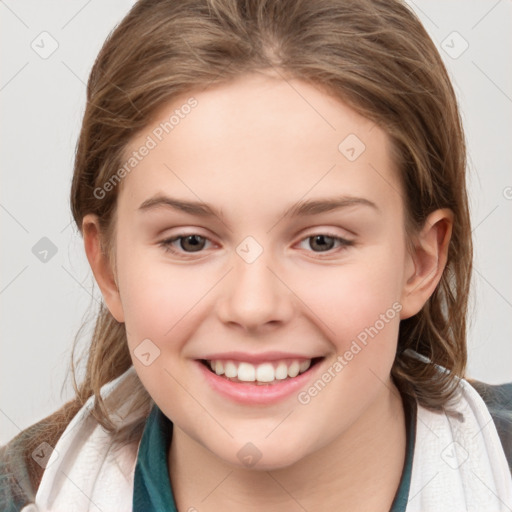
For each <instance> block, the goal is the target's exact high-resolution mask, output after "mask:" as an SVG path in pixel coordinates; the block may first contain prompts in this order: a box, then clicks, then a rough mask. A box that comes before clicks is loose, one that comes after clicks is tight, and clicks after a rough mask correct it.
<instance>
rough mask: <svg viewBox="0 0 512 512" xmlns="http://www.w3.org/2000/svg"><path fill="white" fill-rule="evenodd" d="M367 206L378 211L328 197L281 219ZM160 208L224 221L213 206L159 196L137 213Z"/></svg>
mask: <svg viewBox="0 0 512 512" xmlns="http://www.w3.org/2000/svg"><path fill="white" fill-rule="evenodd" d="M356 205H358V206H368V207H370V208H373V209H374V210H376V211H377V212H378V211H380V210H379V207H378V206H377V205H376V204H375V203H374V202H372V201H370V200H368V199H365V198H364V197H355V196H341V197H330V198H329V197H328V198H324V199H311V200H308V201H299V202H298V203H296V204H293V205H291V206H290V207H288V208H287V209H286V210H285V211H284V212H283V213H282V214H281V218H285V217H306V216H309V215H319V214H321V213H326V212H330V211H334V210H338V209H341V208H348V207H350V206H356ZM160 208H170V209H173V210H178V211H182V212H185V213H188V214H190V215H196V216H199V217H218V218H220V219H222V220H224V216H223V214H222V212H221V211H220V210H218V209H216V208H214V207H213V206H211V205H209V204H207V203H204V202H200V201H187V200H184V199H177V198H173V197H169V196H165V195H161V194H157V195H156V196H154V197H151V198H150V199H147V200H146V201H144V202H143V203H142V204H141V205H140V206H139V208H138V210H139V211H142V212H147V211H151V210H155V209H160Z"/></svg>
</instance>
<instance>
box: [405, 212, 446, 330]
mask: <svg viewBox="0 0 512 512" xmlns="http://www.w3.org/2000/svg"><path fill="white" fill-rule="evenodd" d="M452 226H453V213H452V211H451V210H450V209H447V208H444V209H439V210H435V211H434V212H432V213H431V214H430V215H429V216H428V217H427V219H426V221H425V225H424V227H423V229H422V230H421V232H420V233H419V234H418V236H417V237H416V240H415V243H414V249H413V251H412V254H409V255H408V258H407V264H406V269H405V271H406V273H405V275H404V286H403V289H402V300H401V303H402V311H401V315H400V318H401V319H402V320H403V319H406V318H409V317H411V316H413V315H415V314H416V313H418V312H419V311H420V310H421V308H422V307H423V306H424V304H425V303H426V302H427V300H428V299H429V297H430V296H431V295H432V293H434V290H435V289H436V286H437V285H438V283H439V281H440V280H441V277H442V275H443V271H444V269H445V267H446V262H447V260H448V247H449V244H450V238H451V234H452Z"/></svg>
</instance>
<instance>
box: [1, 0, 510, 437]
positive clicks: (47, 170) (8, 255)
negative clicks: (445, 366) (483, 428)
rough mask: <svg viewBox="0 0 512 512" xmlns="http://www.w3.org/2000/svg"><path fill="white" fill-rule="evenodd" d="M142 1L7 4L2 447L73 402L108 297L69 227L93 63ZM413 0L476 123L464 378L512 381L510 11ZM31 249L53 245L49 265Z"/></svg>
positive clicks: (469, 125)
mask: <svg viewBox="0 0 512 512" xmlns="http://www.w3.org/2000/svg"><path fill="white" fill-rule="evenodd" d="M132 3H133V2H130V1H127V0H115V1H113V0H109V2H99V1H98V0H96V1H92V0H89V1H84V0H80V1H69V0H67V1H62V0H61V1H56V0H53V1H46V2H40V1H36V0H32V1H26V2H24V3H22V5H20V4H17V3H16V2H14V1H13V0H9V1H7V2H6V1H0V24H1V28H0V45H1V46H0V52H1V59H2V60H1V62H2V66H1V76H0V105H1V112H2V117H3V122H2V124H1V128H0V130H1V134H0V140H1V143H2V144H1V161H2V167H1V172H2V174H1V184H2V186H1V189H0V226H1V237H2V239H1V248H2V251H1V256H2V258H1V274H0V311H1V319H0V326H1V338H0V340H1V357H0V393H1V395H0V443H5V442H7V441H8V440H9V439H11V438H12V437H13V436H14V435H16V434H17V433H18V432H19V431H20V430H21V429H24V428H26V427H27V426H29V425H31V424H33V423H34V422H36V421H38V420H39V419H41V418H43V417H44V416H46V415H48V414H50V413H51V412H53V411H55V410H56V409H57V408H58V407H59V406H60V405H61V404H63V403H64V402H65V401H66V400H68V399H70V398H71V397H72V386H71V383H70V382H71V381H70V379H68V380H67V381H66V382H65V377H66V374H67V370H68V366H69V359H70V354H71V346H72V343H73V338H74V336H75V334H76V332H77V330H78V328H79V327H80V325H81V323H82V320H84V318H85V317H84V315H85V314H86V311H87V308H88V306H89V305H91V306H93V312H94V309H95V307H96V306H97V303H98V301H99V298H100V294H99V291H98V288H97V286H96V285H95V283H94V279H93V276H92V273H91V271H90V268H89V266H88V263H87V260H86V258H85V253H84V251H83V245H82V239H81V238H80V236H79V235H78V231H77V229H76V227H75V226H74V225H73V224H72V223H71V214H70V211H69V199H68V197H69V188H70V182H71V175H72V164H73V154H74V149H75V144H76V140H77V137H78V131H79V127H80V122H81V117H82V115H83V112H84V105H85V83H86V81H87V77H88V74H89V71H90V68H91V66H92V63H93V61H94V59H95V57H96V55H97V53H98V51H99V50H100V47H101V45H102V43H103V41H104V39H105V37H106V36H107V34H108V33H109V32H110V31H111V30H112V28H113V27H114V26H115V24H116V23H118V22H119V21H120V20H121V19H122V17H123V16H124V14H125V13H126V12H127V11H128V9H129V8H130V7H131V5H132ZM409 3H410V5H411V6H412V7H413V8H414V10H415V11H416V12H417V13H418V15H419V17H420V18H421V20H422V22H423V24H424V26H425V28H426V29H427V31H428V32H429V34H430V36H431V37H432V39H433V41H434V42H435V43H436V45H437V46H438V48H439V49H440V53H441V55H442V57H443V59H444V61H445V63H446V65H447V67H448V69H449V72H450V75H451V77H452V79H453V83H454V86H455V89H456V92H457V95H458V98H459V102H460V106H461V110H462V113H463V121H464V124H465V129H466V137H467V142H468V150H469V155H468V156H469V187H470V200H471V214H472V221H473V228H474V231H473V235H474V242H475V272H474V289H473V294H472V297H471V299H472V301H471V302H472V304H473V306H472V312H471V314H470V326H469V329H470V330H469V340H468V344H469V368H468V374H469V376H471V377H474V378H477V379H480V380H484V381H486V382H489V383H496V384H497V383H502V382H507V381H512V365H511V362H512V336H511V335H512V322H511V320H510V319H511V316H512V287H511V274H512V272H511V263H510V262H511V261H512V236H511V234H510V226H511V222H510V220H511V210H512V174H511V171H510V169H511V160H512V157H511V151H510V149H511V148H510V146H511V143H512V138H511V125H512V116H511V113H512V99H511V98H512V66H511V53H512V35H511V34H512V30H511V21H510V20H511V19H512V3H511V1H510V0H508V1H507V0H501V1H492V2H489V1H483V0H479V1H467V0H465V1H462V0H458V1H446V0H443V1H435V2H434V1H427V0H422V1H419V0H417V1H415V2H409ZM454 31H455V32H457V33H458V34H459V35H457V34H454V33H453V32H454ZM42 32H47V33H48V34H49V35H41V33H42ZM55 41H56V43H55ZM52 44H53V45H55V44H58V48H57V49H56V50H55V51H54V52H53V53H52V54H51V55H46V54H45V52H47V53H49V52H50V51H51V50H52ZM466 45H469V46H468V48H467V49H466V50H465V51H463V50H464V48H465V46H466ZM43 57H45V58H43ZM43 237H47V238H48V239H49V240H50V241H51V244H49V243H48V241H45V240H43V241H40V240H41V239H42V238H43ZM36 244H38V245H36ZM34 246H36V249H35V250H34V252H35V253H36V254H38V253H39V252H40V251H43V250H48V251H49V252H48V253H47V254H46V261H41V260H40V259H39V258H43V257H44V252H43V253H39V254H38V256H39V258H38V257H37V256H36V254H34V252H33V247H34ZM52 246H53V251H55V250H56V253H55V254H52ZM91 326H92V322H89V324H88V327H87V328H86V329H85V331H84V336H83V337H82V338H81V342H80V348H83V347H84V346H86V344H87V342H88V335H89V334H90V331H91ZM79 375H80V374H79Z"/></svg>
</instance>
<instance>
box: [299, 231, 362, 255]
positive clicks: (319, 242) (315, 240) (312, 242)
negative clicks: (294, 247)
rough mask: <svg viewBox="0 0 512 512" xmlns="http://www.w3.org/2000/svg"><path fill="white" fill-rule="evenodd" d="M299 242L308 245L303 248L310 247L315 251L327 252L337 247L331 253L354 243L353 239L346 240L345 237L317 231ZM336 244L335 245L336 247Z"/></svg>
mask: <svg viewBox="0 0 512 512" xmlns="http://www.w3.org/2000/svg"><path fill="white" fill-rule="evenodd" d="M301 244H306V245H308V246H309V247H304V248H305V249H310V250H312V251H313V252H315V253H317V254H318V253H324V252H329V251H331V250H332V249H336V248H337V249H338V250H337V251H336V250H334V251H332V252H333V253H336V252H339V251H342V250H344V249H346V248H347V247H350V246H351V245H354V241H353V240H346V239H345V238H341V237H339V236H336V235H330V234H328V233H318V234H316V235H312V236H308V237H306V238H304V239H303V240H302V241H301ZM336 246H337V247H336Z"/></svg>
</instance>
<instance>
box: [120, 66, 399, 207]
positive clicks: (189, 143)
mask: <svg viewBox="0 0 512 512" xmlns="http://www.w3.org/2000/svg"><path fill="white" fill-rule="evenodd" d="M190 98H193V101H192V100H190ZM190 105H194V106H192V107H191V106H190ZM389 144H390V142H389V139H388V136H387V135H386V133H385V132H384V131H383V130H382V129H381V128H380V127H379V126H377V125H376V124H374V123H373V122H372V121H370V120H368V119H366V118H364V117H362V116H360V115H359V114H358V113H356V112H355V111H354V110H352V109H351V108H349V107H348V106H347V105H345V104H344V103H343V102H341V101H340V100H339V99H337V98H334V97H333V96H331V95H329V94H327V93H325V92H323V91H322V90H320V89H318V88H317V87H315V86H314V85H311V84H308V83H306V82H303V81H301V80H296V79H286V80H285V79H282V78H280V77H276V76H271V75H267V74H261V73H252V74H248V75H244V76H242V77H239V78H237V79H236V80H233V81H230V82H228V83H223V84H218V85H215V86H214V87H210V88H208V89H205V90H201V91H191V92H190V93H188V94H185V95H182V96H180V97H177V98H174V100H173V101H171V102H169V103H168V104H166V105H165V106H164V107H162V108H161V109H160V110H159V111H158V112H157V114H156V115H155V116H154V118H153V120H152V121H151V122H150V123H149V124H148V126H147V127H146V128H145V129H143V130H142V131H141V132H140V133H139V134H138V135H137V136H136V137H135V138H134V139H133V140H132V141H131V142H130V144H129V145H128V147H127V148H126V151H125V161H128V159H129V158H130V155H133V152H137V151H138V150H140V149H141V148H142V147H143V146H145V145H146V146H148V145H150V146H151V149H150V150H149V151H145V153H146V156H144V157H143V158H140V160H138V161H137V163H136V165H135V166H134V167H133V170H132V171H131V172H129V173H128V174H127V175H126V177H125V178H124V180H123V183H122V190H121V191H120V198H119V200H122V197H121V196H123V194H125V192H124V191H123V189H125V188H126V189H127V190H128V192H129V193H128V194H125V195H126V197H129V198H131V202H133V201H138V202H139V203H141V202H142V201H144V200H146V199H148V197H150V196H151V195H152V194H155V193H156V192H161V193H165V192H168V193H170V194H171V195H174V196H176V195H178V196H181V197H187V198H189V199H195V200H197V199H198V198H202V197H208V199H212V200H213V201H214V200H215V197H217V198H218V199H219V202H222V200H224V199H226V198H228V197H229V198H230V200H231V199H235V198H234V197H233V196H234V195H236V198H238V199H239V200H240V203H241V204H244V205H245V207H247V208H248V207H249V205H248V204H246V203H247V201H246V200H247V199H249V198H251V199H252V200H255V201H256V202H257V201H258V199H260V200H261V199H262V197H261V195H262V194H265V203H266V204H271V203H272V201H273V200H275V201H276V202H277V201H280V202H282V198H283V197H284V196H286V197H287V198H290V199H291V198H295V199H296V200H299V199H300V198H301V197H304V196H305V194H311V195H315V194H322V193H323V194H324V195H325V194H330V195H332V192H333V189H336V190H337V191H339V192H340V193H349V192H356V193H357V192H360V193H363V192H369V188H370V189H373V192H372V193H373V194H374V196H375V197H376V196H379V195H382V194H387V196H388V197H391V196H392V195H393V193H394V194H395V197H392V199H394V200H395V201H396V199H397V197H396V194H397V193H398V189H399V184H398V180H397V177H396V176H395V174H396V173H395V172H394V169H393V167H394V166H393V162H392V159H391V152H390V147H389ZM132 158H133V157H132ZM338 189H339V190H338ZM370 192H371V191H370ZM212 196H213V197H212ZM375 197H374V198H375ZM381 200H382V198H381ZM260 204H261V202H260Z"/></svg>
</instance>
